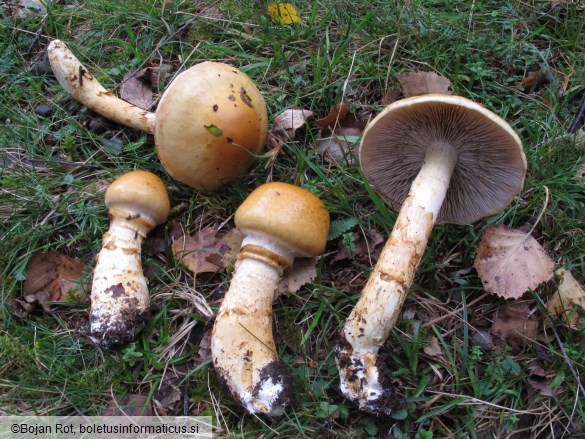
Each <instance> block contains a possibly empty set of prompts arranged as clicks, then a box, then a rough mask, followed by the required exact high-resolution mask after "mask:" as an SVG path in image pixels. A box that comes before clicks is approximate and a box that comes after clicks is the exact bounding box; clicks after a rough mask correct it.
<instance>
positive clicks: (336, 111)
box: [316, 102, 350, 134]
mask: <svg viewBox="0 0 585 439" xmlns="http://www.w3.org/2000/svg"><path fill="white" fill-rule="evenodd" d="M349 114H350V113H349V106H348V105H347V104H344V103H343V102H339V103H337V104H335V105H334V106H333V108H332V109H331V110H330V111H329V114H327V116H325V117H324V118H323V119H318V120H317V121H316V122H317V125H319V126H320V127H321V128H323V129H327V128H328V127H329V128H330V129H333V127H334V126H335V124H343V122H344V121H345V119H346V118H347V117H348V115H349ZM322 134H323V133H322Z"/></svg>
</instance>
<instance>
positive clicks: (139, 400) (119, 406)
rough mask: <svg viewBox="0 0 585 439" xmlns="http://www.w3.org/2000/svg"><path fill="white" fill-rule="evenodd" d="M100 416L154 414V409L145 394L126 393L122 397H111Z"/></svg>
mask: <svg viewBox="0 0 585 439" xmlns="http://www.w3.org/2000/svg"><path fill="white" fill-rule="evenodd" d="M101 416H129V417H133V416H154V411H153V410H152V407H151V406H150V404H149V403H148V398H147V397H146V396H144V395H137V394H134V393H127V394H126V395H124V397H123V398H122V399H117V398H116V397H112V399H111V400H110V402H109V403H108V407H107V408H106V409H105V410H104V411H103V412H102V414H101Z"/></svg>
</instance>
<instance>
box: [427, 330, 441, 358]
mask: <svg viewBox="0 0 585 439" xmlns="http://www.w3.org/2000/svg"><path fill="white" fill-rule="evenodd" d="M423 352H424V353H425V354H427V355H430V356H431V357H440V356H442V355H443V350H442V349H441V346H440V345H439V340H437V337H435V336H434V335H431V336H429V337H428V338H427V344H426V345H425V347H424V348H423Z"/></svg>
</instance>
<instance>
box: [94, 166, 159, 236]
mask: <svg viewBox="0 0 585 439" xmlns="http://www.w3.org/2000/svg"><path fill="white" fill-rule="evenodd" d="M105 202H106V206H108V207H109V208H110V212H112V211H117V212H120V213H123V214H124V215H126V216H127V217H128V218H129V219H131V220H136V219H141V220H143V222H144V223H146V224H148V225H150V226H151V227H154V226H156V225H157V224H161V223H163V222H165V221H166V219H167V217H168V215H169V210H170V201H169V195H168V192H167V188H166V187H165V185H164V183H163V181H162V180H161V179H160V178H158V177H157V176H156V175H154V174H153V173H152V172H148V171H140V170H139V171H131V172H128V173H126V174H124V175H122V176H121V177H119V178H118V179H116V180H115V181H114V182H113V183H112V184H111V185H110V186H109V187H108V190H107V191H106V196H105Z"/></svg>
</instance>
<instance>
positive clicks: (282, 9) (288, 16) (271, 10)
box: [268, 3, 301, 24]
mask: <svg viewBox="0 0 585 439" xmlns="http://www.w3.org/2000/svg"><path fill="white" fill-rule="evenodd" d="M268 15H270V18H272V19H273V20H274V21H276V22H279V23H281V24H291V23H300V22H301V15H300V14H299V11H297V10H296V9H295V7H294V6H293V5H291V4H290V3H270V4H269V5H268Z"/></svg>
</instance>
